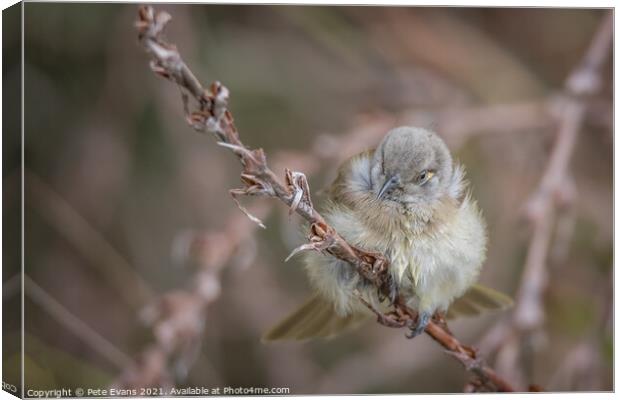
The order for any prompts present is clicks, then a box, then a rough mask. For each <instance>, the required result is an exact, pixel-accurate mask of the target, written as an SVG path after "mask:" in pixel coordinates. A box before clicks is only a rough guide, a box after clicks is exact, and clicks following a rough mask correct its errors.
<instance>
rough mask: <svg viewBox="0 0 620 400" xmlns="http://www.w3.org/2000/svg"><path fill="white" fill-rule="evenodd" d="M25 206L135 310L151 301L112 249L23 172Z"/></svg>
mask: <svg viewBox="0 0 620 400" xmlns="http://www.w3.org/2000/svg"><path fill="white" fill-rule="evenodd" d="M25 181H26V185H25V190H26V196H25V198H26V203H27V205H28V206H30V207H31V208H32V209H33V210H35V211H36V212H37V213H38V214H40V215H41V217H43V219H44V220H45V221H46V222H47V223H48V224H49V225H50V226H51V227H52V228H54V229H55V230H57V231H58V233H59V234H60V235H61V236H62V237H63V238H64V239H65V240H66V241H67V242H68V243H69V244H70V245H71V246H73V247H74V248H75V249H76V250H77V251H78V252H79V253H80V254H81V255H82V257H84V258H85V259H86V260H88V262H89V263H88V265H91V266H92V267H93V268H96V269H97V271H98V272H99V274H100V275H101V276H102V277H103V278H104V279H106V280H107V281H108V282H109V284H110V286H111V287H113V288H115V290H116V291H118V293H119V294H120V295H121V296H122V297H123V299H124V300H125V301H126V302H127V304H130V305H131V306H132V307H134V308H135V309H140V308H141V307H143V306H144V304H147V303H149V302H150V301H151V299H152V298H153V297H154V296H153V293H152V291H151V289H150V287H149V285H148V284H147V283H146V282H145V281H144V280H143V279H142V277H141V276H140V275H138V274H137V273H136V272H135V269H134V268H132V267H131V265H130V264H129V263H128V262H127V261H126V260H125V258H124V257H123V256H122V255H120V254H119V253H118V252H117V251H116V250H115V249H114V247H112V245H110V243H109V242H108V241H107V240H106V239H105V238H104V237H103V236H102V235H101V233H99V232H98V231H97V230H96V229H94V228H93V227H92V226H91V225H90V224H89V223H88V222H87V221H86V220H85V219H84V218H83V217H82V216H81V215H80V214H78V213H77V212H76V211H75V210H74V209H73V207H71V205H70V204H69V203H68V202H67V201H66V200H64V199H63V198H62V197H61V196H60V195H59V194H58V193H56V192H55V191H54V190H53V189H52V188H51V187H50V186H48V185H47V184H46V183H45V182H43V181H42V180H41V179H40V178H39V177H38V176H37V175H36V174H34V173H32V172H30V171H28V170H26V171H25Z"/></svg>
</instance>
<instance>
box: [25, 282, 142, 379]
mask: <svg viewBox="0 0 620 400" xmlns="http://www.w3.org/2000/svg"><path fill="white" fill-rule="evenodd" d="M24 294H25V296H26V297H27V298H28V299H30V300H32V301H34V302H35V303H36V304H37V305H38V306H39V307H41V308H42V309H43V310H45V311H46V312H47V313H48V314H50V315H51V316H52V317H53V318H54V319H55V320H56V321H58V322H59V323H60V324H61V325H63V326H64V327H65V328H67V330H68V331H69V332H71V333H73V334H74V335H75V336H77V337H78V338H80V340H82V341H84V342H85V343H87V344H88V345H89V346H90V348H92V349H93V351H96V352H98V353H99V354H100V355H101V356H102V357H103V358H104V359H106V360H108V361H109V362H110V363H111V364H112V365H114V366H116V367H117V368H119V369H121V370H122V369H125V368H127V367H128V366H129V365H131V364H133V360H132V359H131V357H129V356H128V355H127V354H125V353H124V352H122V351H121V350H120V349H119V348H118V347H116V346H115V345H114V344H112V343H111V342H110V341H109V340H107V339H106V338H104V337H103V336H101V335H100V334H99V333H98V332H97V331H95V330H94V329H92V328H91V327H89V326H88V325H86V324H85V323H84V321H82V320H81V319H79V318H78V317H76V316H75V315H73V314H72V313H71V312H70V311H69V310H67V309H66V308H65V307H64V306H63V305H62V304H60V303H59V302H58V301H57V300H56V299H54V298H53V297H52V296H50V295H49V294H48V293H47V292H46V291H45V290H43V288H41V287H40V286H39V285H37V284H36V282H34V281H33V280H32V279H30V277H29V276H28V275H24Z"/></svg>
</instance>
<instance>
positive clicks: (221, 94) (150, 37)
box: [136, 7, 513, 391]
mask: <svg viewBox="0 0 620 400" xmlns="http://www.w3.org/2000/svg"><path fill="white" fill-rule="evenodd" d="M169 20H170V15H169V14H167V13H165V12H155V10H154V9H153V8H152V7H141V8H140V10H139V20H138V21H137V23H136V26H137V28H138V29H139V32H140V34H139V38H140V41H141V43H142V44H143V46H144V48H145V49H146V51H147V52H148V53H149V54H150V55H151V57H152V62H151V68H152V69H153V71H154V72H156V73H157V74H159V75H161V76H162V77H165V78H167V79H169V80H171V81H173V82H175V83H177V85H179V87H181V89H182V90H184V91H185V92H188V93H189V94H191V95H192V97H193V98H194V99H195V101H196V102H197V103H198V109H197V110H196V111H193V112H189V111H188V114H187V120H188V122H189V123H190V125H191V126H192V127H194V129H196V130H198V131H207V132H211V133H213V134H214V135H215V136H216V138H217V140H218V142H222V143H225V144H226V147H228V148H229V149H231V151H232V152H233V153H234V154H235V155H236V156H237V157H238V158H239V160H240V162H241V164H242V166H243V173H242V182H243V183H244V187H243V188H241V189H238V190H236V191H235V193H236V194H237V195H238V194H241V193H243V194H246V195H260V196H267V197H276V198H278V199H279V200H280V201H282V202H283V203H284V204H286V205H287V206H289V207H291V209H293V210H294V211H295V212H296V213H297V214H299V215H300V216H302V217H303V218H304V219H305V220H306V221H308V222H309V223H310V232H311V233H310V237H309V239H310V242H311V243H313V244H314V245H315V246H316V247H317V248H320V249H322V250H323V251H324V252H326V253H329V254H331V255H332V256H334V257H337V258H339V259H341V260H344V261H346V262H348V263H350V264H351V265H353V266H354V267H355V268H356V269H357V271H358V273H359V274H360V275H361V276H362V277H364V279H366V280H368V281H369V282H371V283H372V284H374V285H375V286H376V287H377V288H378V289H379V290H380V291H382V292H383V293H384V294H385V295H386V296H389V287H388V286H389V285H388V274H387V270H388V261H387V259H386V258H385V257H384V256H382V255H380V254H374V253H369V252H366V251H364V250H361V249H358V248H355V247H353V246H351V245H349V244H348V243H347V242H346V241H345V240H344V239H343V238H342V237H341V236H340V235H339V234H338V233H337V232H336V231H335V230H334V229H333V228H332V227H331V226H329V225H328V224H327V223H326V221H325V220H324V218H323V217H322V216H321V215H320V214H319V213H318V212H317V211H316V210H315V209H314V208H313V207H312V204H311V203H310V201H309V199H310V196H309V193H308V192H305V193H303V194H302V198H301V199H300V200H299V201H297V200H298V197H299V196H296V194H297V193H298V190H296V189H298V188H299V187H302V188H305V190H307V187H306V186H305V182H304V185H296V184H295V183H294V182H292V181H291V179H288V182H286V183H283V182H281V181H280V180H279V179H278V177H277V176H276V175H275V173H273V172H272V171H271V170H270V169H269V168H268V166H267V161H266V157H265V154H264V152H263V151H262V150H261V149H256V150H250V149H248V148H247V147H246V146H245V145H244V144H243V143H242V142H241V140H240V139H239V135H238V132H237V130H236V128H235V125H234V122H233V119H232V115H231V113H230V112H229V111H228V108H227V103H228V94H229V92H228V90H227V89H226V88H225V87H224V86H222V85H221V84H220V83H219V82H215V83H214V84H212V85H211V87H210V88H209V90H205V89H204V88H203V87H202V85H201V84H200V83H199V82H198V80H197V79H196V78H195V76H194V74H193V73H192V72H191V71H190V70H189V68H188V67H187V66H186V65H185V63H184V62H183V60H182V59H181V57H180V55H179V54H178V52H177V51H176V49H175V47H174V46H171V45H169V44H167V43H166V42H164V41H163V40H162V38H161V33H162V30H163V29H164V27H165V25H166V23H167V22H168V21H169ZM183 100H184V103H185V106H186V109H187V98H186V97H185V96H184V97H183ZM302 190H304V189H302ZM394 308H395V312H396V313H397V314H398V315H399V316H400V318H401V319H402V322H403V323H404V324H410V323H412V322H413V321H415V319H416V313H415V311H413V310H412V309H410V308H409V307H407V306H406V304H405V300H404V299H403V298H402V297H398V298H397V299H396V301H395V304H394ZM426 333H427V334H429V335H430V336H431V337H432V338H433V339H434V340H435V341H437V342H438V343H439V344H441V345H442V346H443V347H444V348H446V350H448V351H449V354H451V355H452V356H454V357H455V358H456V359H457V360H459V361H460V362H461V363H462V364H463V365H464V366H465V367H466V368H467V369H469V370H471V371H472V372H474V373H475V374H476V375H477V376H478V377H479V378H480V379H481V380H482V381H484V382H488V383H489V384H491V385H492V386H493V387H494V388H495V389H496V390H500V391H512V390H513V389H512V387H511V385H510V384H508V383H507V382H506V381H504V380H503V379H501V378H500V377H499V376H497V374H495V373H494V371H493V370H492V369H490V368H489V367H488V366H485V365H484V364H483V362H482V360H481V359H480V358H479V356H478V355H477V354H476V352H475V350H474V349H472V348H470V347H467V346H464V345H462V344H461V343H460V342H459V341H458V340H457V339H456V338H455V337H454V336H452V335H451V334H449V333H448V332H447V330H445V329H444V328H442V327H441V326H440V325H438V324H436V323H434V322H431V323H430V324H429V325H428V327H427V329H426Z"/></svg>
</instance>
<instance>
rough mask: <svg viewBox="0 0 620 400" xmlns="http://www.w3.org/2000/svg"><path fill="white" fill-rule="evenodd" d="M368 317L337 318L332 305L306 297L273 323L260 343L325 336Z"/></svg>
mask: <svg viewBox="0 0 620 400" xmlns="http://www.w3.org/2000/svg"><path fill="white" fill-rule="evenodd" d="M367 319H368V315H366V314H361V313H359V314H356V313H354V314H350V315H348V316H346V317H341V316H340V315H338V314H336V311H335V310H334V306H333V305H332V304H331V303H329V302H328V301H327V300H325V299H324V298H322V297H321V296H320V295H319V294H315V295H313V296H312V297H310V299H308V300H307V301H306V302H305V303H304V304H303V305H302V306H301V307H299V308H298V309H297V310H295V311H293V313H291V314H290V315H288V316H287V317H286V318H284V319H283V320H282V321H280V322H279V323H277V324H276V325H275V326H274V327H272V328H271V329H270V330H269V331H267V332H266V333H265V334H264V335H263V337H262V340H263V342H272V341H277V340H306V339H312V338H328V337H332V336H336V335H338V334H340V333H342V332H344V331H346V330H349V329H352V328H354V327H357V326H358V325H359V324H360V323H361V322H363V321H364V320H367Z"/></svg>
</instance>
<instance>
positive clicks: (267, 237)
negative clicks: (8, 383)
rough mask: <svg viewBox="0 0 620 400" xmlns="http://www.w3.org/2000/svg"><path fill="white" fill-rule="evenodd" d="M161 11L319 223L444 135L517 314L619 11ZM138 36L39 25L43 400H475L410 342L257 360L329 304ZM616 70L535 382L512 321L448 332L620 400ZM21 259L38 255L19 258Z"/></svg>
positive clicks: (10, 76) (283, 218) (107, 17)
mask: <svg viewBox="0 0 620 400" xmlns="http://www.w3.org/2000/svg"><path fill="white" fill-rule="evenodd" d="M158 8H159V9H165V10H166V11H168V12H169V13H170V14H171V15H172V17H173V20H172V22H171V23H170V26H169V27H168V29H167V37H168V39H169V41H170V42H172V43H175V44H176V45H177V47H178V49H179V51H180V52H181V54H182V55H183V56H184V58H185V60H186V61H187V63H188V65H189V66H190V67H191V68H192V70H193V71H194V72H195V73H196V75H197V76H198V78H199V79H200V80H202V81H203V83H205V84H206V83H208V82H210V81H212V80H219V81H221V82H223V83H224V84H225V85H226V86H227V87H228V88H229V89H230V91H231V93H232V95H231V104H230V107H231V111H232V112H233V115H234V116H235V120H236V123H237V126H238V128H239V130H240V132H241V137H242V140H243V141H244V142H245V143H246V144H247V145H249V146H251V147H259V146H260V147H263V148H264V149H265V151H266V152H267V155H268V157H269V160H270V161H272V162H273V165H274V169H275V170H276V172H277V173H280V174H282V173H283V166H288V167H289V168H293V169H298V170H301V171H305V172H307V174H308V175H309V178H310V185H311V189H312V191H313V193H314V201H315V203H320V201H321V195H320V189H321V188H323V187H325V186H326V185H327V184H329V182H330V180H331V179H333V178H334V175H335V168H336V166H337V165H338V163H339V162H340V161H342V160H343V159H345V158H347V157H349V156H351V155H353V154H354V153H356V152H358V151H361V150H363V149H366V148H371V147H372V146H374V145H375V144H376V143H377V142H378V141H379V140H380V138H381V136H382V135H383V134H384V133H385V132H387V130H389V129H390V128H391V127H394V126H396V125H401V124H415V125H419V126H424V127H427V128H431V129H436V130H437V131H438V132H439V134H440V135H442V136H443V137H444V138H445V139H446V141H447V142H448V144H449V147H450V148H451V150H452V151H453V153H454V155H455V157H456V158H458V159H459V160H460V161H461V162H463V163H464V164H465V166H466V168H467V171H468V177H469V178H470V180H471V182H472V191H473V193H474V196H475V197H476V198H477V199H478V200H479V203H480V205H481V208H482V210H483V211H484V215H485V217H486V220H487V222H488V229H489V235H490V246H489V254H488V260H487V262H486V264H485V266H484V270H483V272H482V275H481V281H482V282H484V283H485V284H487V285H490V286H492V287H494V288H496V289H499V290H502V291H505V292H506V293H509V294H511V295H515V293H516V292H517V289H518V287H519V285H520V284H521V273H522V271H523V266H524V263H525V255H526V253H527V249H528V245H529V241H530V238H531V225H530V224H529V223H528V222H527V220H526V219H524V217H523V212H522V211H523V207H524V204H525V203H526V202H527V200H528V198H529V197H530V195H531V194H532V193H533V192H534V191H535V190H536V188H537V185H538V184H539V181H540V178H541V175H542V173H543V171H544V170H545V166H546V163H547V161H548V156H549V152H550V150H551V149H552V147H553V144H554V138H555V135H556V132H557V125H558V122H557V120H555V119H554V117H553V116H554V114H553V112H552V110H553V109H554V106H553V104H554V99H556V98H558V96H559V94H561V92H562V89H563V87H564V82H565V80H566V79H567V77H568V75H569V74H570V72H571V71H572V70H573V69H574V68H575V67H576V66H577V65H578V64H579V61H580V60H581V58H582V57H583V54H584V52H585V51H586V49H587V47H588V44H589V42H590V40H591V38H592V36H593V35H594V33H595V31H596V29H597V27H598V26H599V24H600V23H601V21H602V18H603V16H604V14H605V12H606V11H605V10H588V9H572V10H568V9H510V8H501V9H488V8H487V9H483V8H467V9H459V8H397V7H314V6H312V7H311V6H224V5H169V6H168V5H159V7H158ZM136 14H137V5H133V4H130V5H120V4H44V3H26V4H25V20H24V22H25V65H24V74H25V167H26V171H25V182H26V200H25V213H26V219H25V245H26V250H25V273H26V275H27V279H26V303H25V306H26V309H25V354H26V358H25V366H26V369H25V384H26V387H27V388H33V389H46V388H58V387H70V388H75V387H85V388H88V387H93V388H96V387H101V388H106V387H109V386H111V385H115V386H117V387H131V386H134V387H135V386H139V385H145V386H146V385H150V386H160V385H163V387H169V386H171V385H172V386H176V387H182V386H204V387H224V386H231V387H287V388H290V393H292V394H315V393H320V394H324V393H335V394H336V393H337V394H343V393H418V392H461V391H462V390H463V386H464V384H465V383H466V382H467V381H468V379H469V375H468V374H467V373H466V372H465V371H464V369H463V368H462V367H461V366H460V365H459V364H458V363H457V362H456V361H455V360H454V359H453V358H451V357H449V356H448V355H446V354H445V353H444V352H443V351H442V349H441V348H440V347H438V346H437V345H436V344H435V343H434V342H433V341H432V340H431V339H430V338H428V337H426V336H423V337H419V338H416V339H415V340H411V341H408V340H406V339H405V338H404V333H405V332H404V331H402V330H394V329H388V328H385V327H382V326H379V325H377V324H373V323H371V324H368V325H366V326H364V328H363V329H361V330H359V331H356V332H354V333H351V334H347V335H345V336H343V337H339V338H336V339H333V340H329V341H315V342H305V343H284V344H276V345H265V344H262V343H261V342H260V336H261V334H262V332H263V331H264V330H266V329H267V328H268V327H269V326H270V325H271V324H273V323H275V322H276V321H277V320H278V319H279V318H280V317H282V316H284V315H285V314H286V313H287V312H289V311H290V310H292V309H294V308H295V307H296V305H297V304H299V303H301V302H302V301H303V300H304V298H305V297H306V296H307V295H308V294H309V293H310V289H309V286H308V282H307V280H306V278H305V275H304V273H303V271H302V268H301V264H300V261H299V259H293V260H291V261H289V262H288V263H286V264H285V263H284V262H283V259H284V258H285V257H286V256H287V254H288V253H289V252H290V251H291V250H292V249H293V248H294V247H296V246H297V245H299V244H300V243H302V242H303V240H304V238H303V232H301V231H300V229H299V220H298V219H296V218H295V217H292V218H289V217H288V215H287V212H286V211H287V210H286V209H284V207H282V206H281V205H279V204H276V203H275V202H273V201H271V200H261V199H243V200H242V202H243V203H244V204H245V205H248V206H251V207H253V210H255V211H256V212H257V213H258V214H260V215H262V216H263V217H264V221H265V224H266V225H267V230H256V229H255V228H254V226H253V225H252V224H251V223H248V222H246V219H245V217H243V215H242V214H241V212H240V211H239V210H238V209H237V207H236V206H235V204H234V203H233V202H232V201H231V199H230V197H229V195H228V193H227V191H228V189H230V188H233V187H237V186H239V185H240V184H239V178H238V173H239V171H240V168H239V165H238V162H237V160H236V158H235V157H233V156H232V155H231V154H230V153H229V152H227V151H225V150H223V149H221V148H219V147H218V146H216V145H215V143H214V140H213V138H211V137H208V136H204V135H200V134H198V133H196V132H194V131H193V130H192V129H191V128H190V127H188V126H187V125H186V123H185V118H184V114H183V108H182V102H181V99H180V92H179V89H178V88H176V87H175V85H173V84H171V83H170V82H168V81H165V80H163V79H161V78H160V77H157V76H155V75H154V74H153V73H152V72H151V71H150V70H149V67H148V56H147V55H146V54H145V53H144V51H143V50H142V48H141V47H140V45H139V43H138V41H137V35H136V30H135V28H134V20H135V19H136ZM17 39H18V38H15V41H14V42H13V43H9V44H8V45H5V48H4V49H3V51H5V52H9V53H6V54H11V53H10V52H13V53H12V54H15V52H17V50H18V46H19V41H18V40H17ZM611 65H612V63H611V61H610V60H608V62H607V63H606V64H605V65H604V68H602V70H601V76H602V78H603V80H602V87H601V90H600V92H599V93H598V94H597V95H595V96H593V97H592V98H588V99H587V102H588V103H587V104H588V107H587V117H586V118H585V122H584V124H583V126H582V128H581V130H580V133H579V137H578V142H577V145H576V147H575V152H574V155H573V157H572V160H571V163H570V173H571V174H570V177H571V180H570V181H567V185H568V186H570V188H571V189H574V191H572V190H570V191H569V192H570V193H572V194H571V196H573V195H574V196H573V197H571V198H573V201H571V202H568V204H565V205H563V207H561V209H560V210H559V211H558V214H557V220H556V221H557V223H555V224H554V232H553V236H552V241H551V244H550V246H549V249H550V251H549V256H548V257H547V262H546V264H545V267H546V271H547V273H548V277H549V285H548V287H547V289H546V290H545V292H544V298H543V300H544V310H545V318H544V321H543V323H542V324H541V326H539V327H537V328H536V329H535V330H534V331H533V332H530V333H528V334H526V335H524V336H523V338H522V339H520V343H519V345H518V346H517V347H516V349H517V351H518V352H519V353H518V354H517V358H516V361H515V362H516V364H514V362H513V364H514V365H517V368H518V370H519V374H520V375H515V373H514V371H512V370H509V368H512V366H513V364H511V363H510V362H507V361H506V352H505V351H504V352H503V353H502V352H501V351H500V350H499V349H501V345H500V346H499V347H498V346H495V347H493V346H490V345H489V341H490V340H491V338H489V336H488V333H489V332H494V329H496V327H497V326H498V324H499V325H502V324H504V325H506V324H508V325H509V321H510V318H511V313H510V312H504V313H500V314H493V315H488V316H483V317H476V318H470V319H465V320H458V321H455V322H454V323H452V324H451V328H452V330H453V332H454V333H455V335H456V336H457V337H458V338H459V339H460V340H462V341H463V342H464V343H468V344H474V345H477V346H478V347H480V348H481V349H482V352H483V354H484V355H485V356H486V358H487V360H488V361H489V362H490V364H491V365H493V366H496V367H497V368H498V370H499V371H500V372H503V373H505V374H507V376H509V377H510V378H511V379H515V380H519V379H520V380H521V381H520V382H519V383H520V384H523V385H527V384H536V385H539V386H540V387H542V388H544V389H545V390H554V391H563V390H612V389H613V387H612V384H613V380H612V379H613V378H612V350H613V346H612V341H613V334H612V322H611V321H612V312H611V310H612V298H613V287H612V284H613V283H612V282H613V279H612V274H613V266H612V256H613V253H612V233H613V225H612V224H613V222H612V194H613V191H612V190H613V189H612V164H613V150H612V143H613V127H612V111H611V110H612V101H613V92H612V84H611V82H612V68H611ZM11 68H12V69H11ZM18 77H19V66H18V65H14V66H13V67H7V69H5V70H4V79H5V82H9V81H11V80H15V79H18ZM8 128H9V129H12V130H13V132H18V130H19V126H12V127H11V126H9V127H8ZM5 129H6V128H5ZM5 132H7V131H6V130H5ZM4 140H5V153H4V154H5V155H4V156H5V164H4V166H3V179H4V182H5V185H4V196H5V201H4V215H5V221H8V219H10V218H11V216H12V215H13V216H15V217H14V218H17V216H18V215H19V192H16V191H15V188H18V186H15V182H18V179H19V142H18V136H15V138H14V139H10V138H5V139H4ZM11 140H13V142H11ZM7 145H8V148H7ZM11 182H13V184H11ZM272 203H273V204H272ZM272 205H273V207H271V206H272ZM231 221H232V222H231ZM14 222H16V221H14ZM6 236H7V235H6V234H5V237H6ZM229 239H230V240H229ZM233 239H234V240H233ZM7 240H8V242H7V243H8V245H9V246H11V247H10V248H18V247H17V246H18V245H19V237H18V235H15V237H13V238H12V239H11V238H8V239H7ZM11 241H12V242H11ZM229 247H230V248H229ZM6 249H7V247H6V246H5V258H4V261H5V262H4V268H3V280H4V282H5V285H4V287H5V290H4V291H3V300H4V302H5V310H7V309H9V310H14V311H17V310H19V291H18V290H17V289H16V288H17V287H18V286H16V285H15V282H16V279H17V278H15V276H17V275H16V274H18V272H19V265H20V264H19V258H18V257H19V254H18V253H17V252H11V253H10V254H7V253H6ZM218 249H220V250H221V249H228V250H226V251H228V253H226V251H224V253H226V254H225V255H224V256H222V257H223V258H224V259H225V260H226V261H225V262H222V261H221V260H220V259H218V260H220V261H218V262H219V263H220V264H221V265H220V267H221V269H219V270H218V273H217V275H216V276H217V281H218V282H219V283H220V285H221V292H220V294H219V297H218V298H217V299H215V300H214V301H213V302H211V303H210V304H209V305H208V307H203V306H202V305H198V306H197V305H196V302H195V295H196V292H197V290H198V289H199V287H197V286H196V285H197V283H198V282H200V274H201V273H204V272H205V271H208V270H209V268H211V266H212V264H213V263H214V261H213V258H217V257H220V256H221V254H219V253H218V252H217V251H218ZM218 268H219V267H218ZM197 316H198V317H197ZM4 327H5V328H4V330H5V331H4V332H3V341H4V344H5V346H4V354H3V358H4V360H5V362H11V360H15V359H16V358H15V357H17V354H18V350H19V347H18V346H17V343H18V338H19V313H17V312H15V313H12V314H8V313H6V312H5V322H4ZM487 345H488V346H490V347H491V348H487V347H488V346H487ZM162 346H163V347H166V346H168V347H167V348H165V349H164V350H162V349H161V347H162ZM513 348H514V347H513ZM158 349H159V350H158ZM485 350H486V352H485ZM162 354H165V355H166V356H165V357H162ZM502 354H503V355H502ZM132 360H133V361H132ZM5 365H7V364H5ZM507 368H508V369H507ZM5 371H6V368H5ZM10 373H11V371H8V372H6V374H10ZM14 373H16V372H14ZM5 380H6V379H5ZM521 387H523V386H521Z"/></svg>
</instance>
